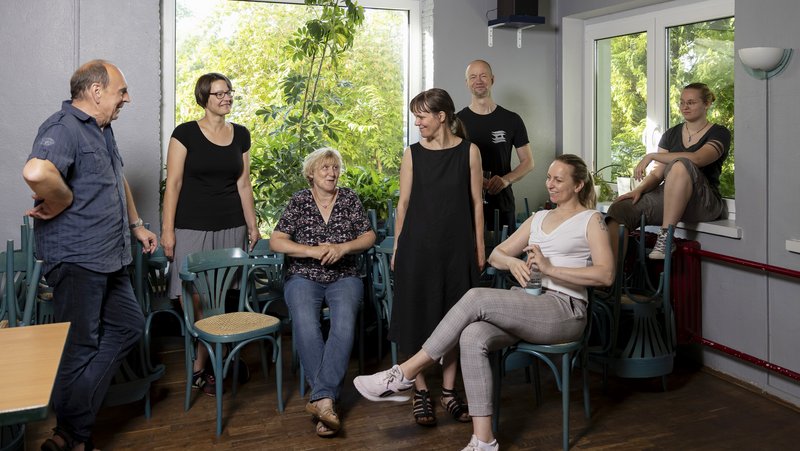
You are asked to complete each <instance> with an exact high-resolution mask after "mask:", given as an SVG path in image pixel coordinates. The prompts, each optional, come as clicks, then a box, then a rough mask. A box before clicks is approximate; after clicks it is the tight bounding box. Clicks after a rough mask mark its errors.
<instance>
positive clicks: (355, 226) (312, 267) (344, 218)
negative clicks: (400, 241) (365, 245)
mask: <svg viewBox="0 0 800 451" xmlns="http://www.w3.org/2000/svg"><path fill="white" fill-rule="evenodd" d="M275 230H277V231H279V232H283V233H285V234H287V235H289V236H291V237H292V240H293V241H294V242H295V243H299V244H305V245H310V246H314V245H317V244H319V243H346V242H348V241H353V240H354V239H356V238H358V237H359V236H361V235H363V234H365V233H367V232H369V231H370V230H372V228H371V226H370V223H369V219H367V214H366V212H365V211H364V206H363V205H361V200H359V198H358V195H357V194H356V192H355V191H353V190H352V189H350V188H339V194H338V195H337V196H336V201H335V202H334V204H333V207H332V210H331V216H330V218H329V219H328V223H327V224H325V221H324V220H323V219H322V214H320V212H319V209H318V208H317V205H316V204H315V203H314V198H313V197H312V195H311V190H310V189H304V190H300V191H298V192H296V193H294V195H293V196H292V198H291V199H290V200H289V204H288V205H287V206H286V210H284V211H283V214H282V215H281V219H280V220H279V221H278V225H277V226H275ZM357 257H358V256H357V255H355V254H348V255H345V256H344V257H342V259H341V260H339V261H338V262H336V263H334V264H332V265H326V266H323V265H321V264H320V263H319V260H317V259H314V258H296V257H292V258H290V257H287V261H288V270H287V276H291V275H293V274H297V275H299V276H302V277H305V278H306V279H309V280H313V281H315V282H319V283H331V282H335V281H337V280H339V279H341V278H343V277H354V276H358V267H357Z"/></svg>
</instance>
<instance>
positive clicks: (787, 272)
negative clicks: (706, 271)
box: [683, 247, 800, 279]
mask: <svg viewBox="0 0 800 451" xmlns="http://www.w3.org/2000/svg"><path fill="white" fill-rule="evenodd" d="M683 252H685V253H687V254H695V255H699V256H701V257H708V258H710V259H712V260H719V261H723V262H727V263H733V264H735V265H739V266H746V267H748V268H753V269H759V270H761V271H766V272H772V273H775V274H781V275H784V276H789V277H795V278H798V279H800V271H795V270H792V269H788V268H783V267H780V266H774V265H768V264H766V263H760V262H754V261H752V260H745V259H743V258H738V257H731V256H730V255H723V254H717V253H716V252H710V251H704V250H702V249H692V248H690V247H687V248H685V249H683Z"/></svg>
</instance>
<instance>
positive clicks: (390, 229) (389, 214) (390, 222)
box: [386, 199, 397, 236]
mask: <svg viewBox="0 0 800 451" xmlns="http://www.w3.org/2000/svg"><path fill="white" fill-rule="evenodd" d="M396 214H397V211H396V210H395V209H394V205H393V204H392V199H388V200H387V201H386V236H394V218H395V216H396Z"/></svg>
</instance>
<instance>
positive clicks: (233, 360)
mask: <svg viewBox="0 0 800 451" xmlns="http://www.w3.org/2000/svg"><path fill="white" fill-rule="evenodd" d="M228 352H231V351H228ZM238 360H239V353H238V352H237V353H236V355H233V354H231V355H229V356H228V361H229V362H230V363H228V365H233V379H232V380H231V396H233V397H235V396H236V388H237V386H238V385H239V361H238ZM223 362H224V360H223ZM223 374H224V372H223Z"/></svg>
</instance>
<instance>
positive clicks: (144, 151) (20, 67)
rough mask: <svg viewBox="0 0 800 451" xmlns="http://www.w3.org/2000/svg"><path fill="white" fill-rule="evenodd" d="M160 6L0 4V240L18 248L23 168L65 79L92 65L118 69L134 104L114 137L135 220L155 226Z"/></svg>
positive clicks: (94, 1)
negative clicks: (0, 100) (0, 99)
mask: <svg viewBox="0 0 800 451" xmlns="http://www.w3.org/2000/svg"><path fill="white" fill-rule="evenodd" d="M159 3H160V2H159V1H158V0H137V1H136V2H133V1H122V0H113V1H103V0H5V1H3V2H0V42H2V43H3V45H2V46H0V61H3V64H0V81H2V84H3V86H4V87H5V89H7V91H6V94H4V98H5V101H4V103H5V107H4V108H2V110H0V138H2V139H0V154H2V158H3V163H2V167H0V175H2V176H0V212H2V215H0V238H3V239H11V238H13V239H15V240H16V241H18V240H19V225H20V224H21V223H22V214H23V212H24V211H25V210H26V209H28V208H30V206H31V204H32V201H31V198H30V194H31V193H30V190H29V189H28V187H27V185H25V182H24V181H23V180H22V176H21V171H22V167H23V166H24V164H25V161H26V160H27V156H28V154H29V153H30V150H31V145H32V144H33V139H34V137H35V136H36V130H37V129H38V127H39V125H40V124H41V123H42V122H43V121H44V120H45V119H46V118H47V117H48V116H50V115H51V114H52V113H54V112H56V111H58V110H59V109H60V108H61V101H62V100H65V99H68V98H69V78H70V76H71V75H72V73H73V71H74V70H75V68H77V67H78V66H79V65H80V64H81V63H83V62H85V61H88V60H90V59H93V58H104V59H109V60H111V61H112V62H114V63H115V64H117V65H118V66H119V67H120V68H121V69H122V72H123V73H124V74H125V77H126V79H127V80H128V86H129V90H130V93H131V99H132V102H131V103H130V104H128V105H126V106H125V108H123V110H122V113H121V114H120V117H119V119H118V120H117V121H115V122H114V123H113V128H114V132H115V135H116V138H117V143H118V144H119V148H120V151H121V153H122V158H123V161H124V162H125V174H126V176H127V178H128V182H129V183H130V185H131V190H132V191H133V194H134V198H135V200H136V204H137V207H138V209H139V212H140V215H141V216H142V217H143V218H144V219H145V221H148V222H152V223H153V224H154V225H155V226H156V227H157V226H158V223H159V221H158V180H159V168H160V165H161V162H160V161H161V153H160V142H159V136H160V123H159V120H160V116H159V115H160V102H161V79H160V68H161V60H160V57H161V40H160V39H161V37H160V28H161V23H160V13H159Z"/></svg>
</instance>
